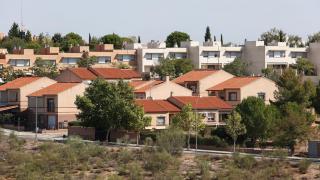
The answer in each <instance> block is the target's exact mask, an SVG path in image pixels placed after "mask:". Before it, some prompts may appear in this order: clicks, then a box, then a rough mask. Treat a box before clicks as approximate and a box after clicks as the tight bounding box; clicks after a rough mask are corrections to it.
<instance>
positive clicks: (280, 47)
mask: <svg viewBox="0 0 320 180" xmlns="http://www.w3.org/2000/svg"><path fill="white" fill-rule="evenodd" d="M307 53H308V48H306V47H301V48H300V47H289V46H287V44H286V42H274V43H270V44H268V45H267V46H266V45H265V44H264V42H263V41H247V42H246V43H245V45H244V47H243V56H242V57H243V60H245V61H247V63H248V70H249V71H250V72H251V73H253V74H254V75H261V74H262V73H261V70H262V69H265V68H272V69H273V70H276V71H277V72H279V73H282V71H283V70H284V69H286V68H288V67H292V66H294V65H295V64H296V61H297V59H298V58H300V57H304V58H307V57H308V54H307Z"/></svg>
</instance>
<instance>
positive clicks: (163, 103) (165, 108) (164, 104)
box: [135, 99, 180, 113]
mask: <svg viewBox="0 0 320 180" xmlns="http://www.w3.org/2000/svg"><path fill="white" fill-rule="evenodd" d="M135 102H136V104H138V105H139V106H142V108H143V110H144V112H145V113H168V112H179V111H180V109H179V108H178V107H176V106H175V105H173V104H171V103H170V102H168V101H167V100H149V99H147V100H136V101H135Z"/></svg>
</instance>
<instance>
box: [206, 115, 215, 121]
mask: <svg viewBox="0 0 320 180" xmlns="http://www.w3.org/2000/svg"><path fill="white" fill-rule="evenodd" d="M214 116H215V113H208V115H207V121H215V118H214Z"/></svg>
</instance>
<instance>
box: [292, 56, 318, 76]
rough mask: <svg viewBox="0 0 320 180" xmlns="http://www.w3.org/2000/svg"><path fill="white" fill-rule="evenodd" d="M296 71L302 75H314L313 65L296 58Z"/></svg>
mask: <svg viewBox="0 0 320 180" xmlns="http://www.w3.org/2000/svg"><path fill="white" fill-rule="evenodd" d="M296 67H297V70H298V72H299V73H300V74H302V75H307V76H311V75H314V69H315V67H314V65H313V64H312V63H311V62H310V61H309V60H308V59H306V58H298V60H297V62H296Z"/></svg>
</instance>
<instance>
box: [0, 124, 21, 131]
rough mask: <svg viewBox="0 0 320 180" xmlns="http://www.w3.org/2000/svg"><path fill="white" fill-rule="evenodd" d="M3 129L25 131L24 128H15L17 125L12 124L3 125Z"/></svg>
mask: <svg viewBox="0 0 320 180" xmlns="http://www.w3.org/2000/svg"><path fill="white" fill-rule="evenodd" d="M2 127H3V128H5V129H11V130H15V131H24V126H15V125H12V124H3V125H2Z"/></svg>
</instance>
